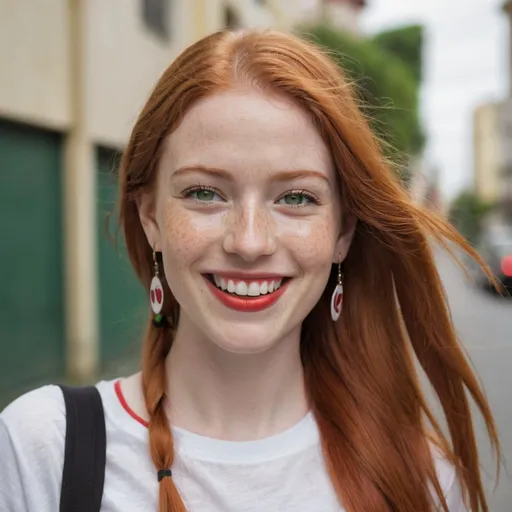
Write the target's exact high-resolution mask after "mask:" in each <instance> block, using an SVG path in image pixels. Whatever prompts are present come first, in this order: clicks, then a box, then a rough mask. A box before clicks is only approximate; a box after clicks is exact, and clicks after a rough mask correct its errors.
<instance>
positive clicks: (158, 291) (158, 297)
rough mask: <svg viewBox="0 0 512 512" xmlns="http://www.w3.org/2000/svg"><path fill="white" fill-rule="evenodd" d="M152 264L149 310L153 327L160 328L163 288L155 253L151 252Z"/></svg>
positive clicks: (161, 322)
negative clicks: (153, 273)
mask: <svg viewBox="0 0 512 512" xmlns="http://www.w3.org/2000/svg"><path fill="white" fill-rule="evenodd" d="M153 264H154V269H155V275H154V276H153V279H152V280H151V287H150V289H149V299H150V302H151V310H152V311H153V314H154V316H153V325H154V326H155V327H161V326H162V325H163V323H164V317H163V315H162V308H163V305H164V287H163V286H162V281H160V270H159V268H158V261H157V259H156V252H155V251H153Z"/></svg>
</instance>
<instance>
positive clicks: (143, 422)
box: [114, 380, 149, 428]
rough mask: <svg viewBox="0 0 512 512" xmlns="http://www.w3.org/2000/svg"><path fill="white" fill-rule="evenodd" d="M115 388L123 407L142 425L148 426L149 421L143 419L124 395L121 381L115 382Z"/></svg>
mask: <svg viewBox="0 0 512 512" xmlns="http://www.w3.org/2000/svg"><path fill="white" fill-rule="evenodd" d="M114 389H115V391H116V395H117V398H118V399H119V402H121V405H122V406H123V409H124V410H125V411H126V412H127V413H128V414H129V415H130V416H131V417H132V418H133V419H134V420H135V421H138V422H139V423H140V424H141V425H143V426H144V427H146V428H148V427H149V423H148V422H147V421H146V420H144V419H142V418H141V417H140V416H139V415H138V414H137V413H136V412H135V411H134V410H133V409H132V408H131V407H130V406H129V405H128V402H127V401H126V398H125V397H124V395H123V390H122V389H121V381H120V380H116V382H115V384H114Z"/></svg>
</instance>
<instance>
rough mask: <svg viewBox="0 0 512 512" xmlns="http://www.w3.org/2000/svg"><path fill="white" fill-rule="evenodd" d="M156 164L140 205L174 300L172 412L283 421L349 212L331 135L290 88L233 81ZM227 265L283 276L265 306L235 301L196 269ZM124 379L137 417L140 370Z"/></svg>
mask: <svg viewBox="0 0 512 512" xmlns="http://www.w3.org/2000/svg"><path fill="white" fill-rule="evenodd" d="M158 172H159V176H158V183H157V187H156V190H155V191H154V194H153V195H151V196H150V195H148V196H145V197H143V198H141V201H140V204H139V212H140V218H141V222H142V225H143V227H144V230H145V232H146V235H147V238H148V242H149V244H150V245H151V247H153V248H154V249H155V250H156V251H160V252H162V257H163V262H164V269H161V271H162V270H163V271H164V272H165V276H166V279H167V282H168V284H169V286H170V288H171V290H172V292H173V294H174V295H175V297H176V299H177V300H178V302H179V304H180V306H181V316H180V323H179V327H178V331H177V334H176V338H175V340H174V344H173V347H172V349H171V352H170V353H169V355H168V356H167V359H166V361H165V364H166V370H167V376H168V386H169V389H168V390H167V396H168V397H170V400H169V403H168V406H167V413H168V415H169V420H170V422H171V424H172V425H174V426H179V427H182V428H185V429H187V430H189V431H192V432H195V433H197V434H200V435H204V436H207V437H212V438H217V439H228V440H235V441H244V440H252V439H259V438H262V437H267V436H271V435H274V434H277V433H279V432H281V431H283V430H285V429H287V428H290V427H291V426H293V425H294V424H295V423H297V422H298V421H300V419H301V418H302V417H303V416H304V415H305V414H306V412H307V410H308V404H307V399H306V393H305V389H304V384H303V370H302V364H301V361H300V352H299V343H300V327H301V324H302V321H303V320H304V318H305V317H306V316H307V314H308V313H309V312H310V311H311V309H312V308H313V307H314V305H315V304H316V302H317V301H318V299H319V298H320V296H321V295H322V293H323V291H324V289H325V286H326V283H327V279H328V276H329V273H330V270H331V265H332V264H333V263H338V261H339V260H343V259H344V258H345V256H346V254H347V251H348V249H349V246H350V242H351V240H352V237H353V233H354V229H355V224H356V222H355V219H354V218H353V217H352V216H350V215H345V216H344V218H343V219H342V210H343V209H342V205H341V204H340V201H339V193H338V188H337V186H336V170H335V168H334V165H333V162H332V158H331V155H330V153H329V150H328V148H327V146H326V145H325V143H324V142H323V140H322V138H321V137H320V135H319V134H318V132H317V131H316V129H315V127H314V125H313V124H312V122H311V121H310V119H309V118H308V116H307V115H306V114H305V113H304V112H303V111H302V110H301V109H300V108H299V107H298V106H297V105H295V104H294V103H292V102H291V101H290V100H288V99H286V98H283V97H281V96H277V95H269V94H268V93H263V92H261V91H257V90H255V89H253V88H250V87H248V86H246V87H243V86H240V87H236V88H234V89H232V90H229V91H226V92H222V93H218V94H215V95H212V96H210V97H208V98H206V99H203V100H202V101H200V102H199V103H197V104H196V105H194V106H193V107H192V108H191V109H190V110H189V112H188V113H187V114H186V115H185V118H184V120H183V122H182V123H181V125H180V126H179V127H178V128H177V130H176V131H175V132H174V133H172V134H171V135H170V136H169V138H168V140H167V141H166V144H165V150H164V153H163V155H162V158H161V161H160V166H159V170H158ZM205 187H206V188H205ZM230 273H231V274H233V273H236V274H240V273H242V274H244V273H245V274H247V275H248V276H249V275H250V276H252V277H257V276H261V275H263V274H265V275H266V274H269V273H270V274H272V275H276V276H282V277H286V278H287V280H289V282H288V284H287V287H286V290H285V291H284V293H283V294H282V296H281V297H280V298H279V299H278V300H277V302H275V303H274V304H272V305H271V306H270V307H268V308H266V309H264V310H262V311H257V312H245V311H243V312H241V311H236V310H233V309H230V308H229V307H227V306H226V305H224V304H223V303H221V302H220V301H219V299H218V298H217V297H216V296H215V295H214V293H212V291H211V288H210V285H208V283H207V282H206V277H205V276H207V275H211V274H223V275H227V276H229V275H230ZM247 279H249V278H247ZM121 386H122V389H123V392H124V394H125V398H126V400H127V402H128V404H129V405H130V407H131V408H132V409H133V410H134V411H135V412H137V413H138V414H139V415H140V416H142V417H144V418H146V419H147V418H148V414H147V411H146V409H145V405H144V398H143V396H142V391H141V378H140V374H135V375H133V376H131V377H129V378H126V379H124V380H123V381H122V383H121Z"/></svg>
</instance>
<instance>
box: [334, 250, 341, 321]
mask: <svg viewBox="0 0 512 512" xmlns="http://www.w3.org/2000/svg"><path fill="white" fill-rule="evenodd" d="M342 306H343V276H342V275H341V258H340V261H339V263H338V284H337V285H336V288H335V289H334V293H333V294H332V298H331V318H332V321H333V322H336V321H337V320H338V318H339V317H340V315H341V308H342Z"/></svg>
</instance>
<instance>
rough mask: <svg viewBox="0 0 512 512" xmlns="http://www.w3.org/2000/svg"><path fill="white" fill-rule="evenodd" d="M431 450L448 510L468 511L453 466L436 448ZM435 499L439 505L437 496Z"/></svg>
mask: <svg viewBox="0 0 512 512" xmlns="http://www.w3.org/2000/svg"><path fill="white" fill-rule="evenodd" d="M432 451H433V457H434V461H435V464H436V470H437V477H438V479H439V484H440V485H441V489H442V490H443V495H444V498H445V500H446V504H447V505H448V510H449V511H450V512H469V508H468V507H467V506H466V504H465V502H464V499H463V496H462V490H461V486H460V482H459V480H458V478H457V472H456V470H455V467H454V466H453V464H451V463H450V462H448V460H447V459H446V458H445V457H444V456H443V455H442V454H441V452H440V451H439V450H438V449H437V448H434V447H432ZM435 501H436V504H437V505H439V501H438V499H437V498H436V500H435Z"/></svg>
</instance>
